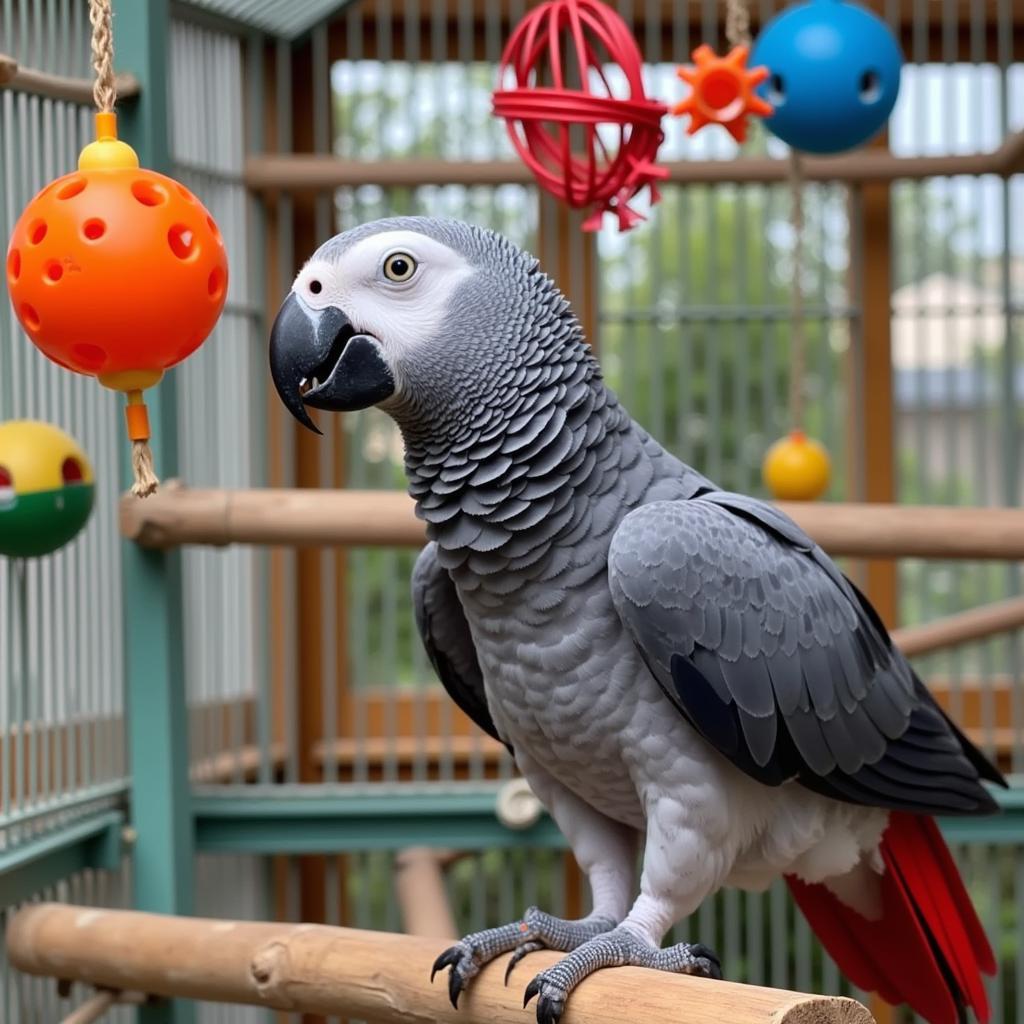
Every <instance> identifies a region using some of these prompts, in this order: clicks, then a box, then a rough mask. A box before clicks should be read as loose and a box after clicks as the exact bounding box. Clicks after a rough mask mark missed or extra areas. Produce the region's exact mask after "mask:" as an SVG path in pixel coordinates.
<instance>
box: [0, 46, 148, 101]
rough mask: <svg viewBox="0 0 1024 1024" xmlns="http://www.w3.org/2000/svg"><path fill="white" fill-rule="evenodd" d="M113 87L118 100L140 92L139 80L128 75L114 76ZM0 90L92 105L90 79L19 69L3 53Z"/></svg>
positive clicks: (10, 58) (12, 59) (0, 55)
mask: <svg viewBox="0 0 1024 1024" xmlns="http://www.w3.org/2000/svg"><path fill="white" fill-rule="evenodd" d="M115 85H116V88H117V98H118V99H119V100H126V99H130V98H131V97H133V96H138V95H139V92H140V89H141V87H140V85H139V80H138V79H137V78H136V77H135V76H134V75H131V74H119V75H117V76H116V78H115ZM0 89H12V90H14V91H15V92H28V93H32V95H34V96H42V97H43V98H44V99H50V100H65V101H66V102H68V103H82V104H91V103H92V102H93V98H92V79H91V78H69V77H68V76H66V75H52V74H50V73H49V72H46V71H36V70H35V69H34V68H26V67H22V66H21V65H20V64H19V63H18V62H17V61H16V60H15V59H14V58H13V57H10V56H8V55H7V54H6V53H0Z"/></svg>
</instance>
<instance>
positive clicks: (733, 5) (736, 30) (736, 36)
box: [725, 0, 750, 47]
mask: <svg viewBox="0 0 1024 1024" xmlns="http://www.w3.org/2000/svg"><path fill="white" fill-rule="evenodd" d="M725 38H726V39H727V40H728V42H729V45H730V46H733V47H735V46H749V45H750V11H748V10H747V5H746V3H745V2H744V0H725Z"/></svg>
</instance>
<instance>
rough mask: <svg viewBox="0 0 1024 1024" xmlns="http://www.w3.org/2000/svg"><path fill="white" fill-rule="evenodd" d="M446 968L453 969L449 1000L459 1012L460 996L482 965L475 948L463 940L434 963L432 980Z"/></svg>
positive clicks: (431, 974) (449, 978)
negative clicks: (478, 960)
mask: <svg viewBox="0 0 1024 1024" xmlns="http://www.w3.org/2000/svg"><path fill="white" fill-rule="evenodd" d="M445 967H450V968H451V970H450V971H449V972H448V998H449V999H450V1000H451V1001H452V1006H454V1007H455V1009H456V1010H457V1009H458V1008H459V996H460V995H461V994H462V990H463V989H464V988H465V987H466V985H467V983H468V982H469V980H470V978H472V977H473V976H474V975H476V974H477V973H479V971H480V964H479V963H478V962H477V957H476V954H475V952H474V949H473V947H472V946H471V945H470V944H469V943H468V942H467V941H466V940H465V939H463V940H462V941H461V942H457V943H456V944H455V945H454V946H450V947H449V948H448V949H446V950H445V951H444V952H443V953H442V954H441V955H440V956H439V957H438V958H437V959H436V960H435V961H434V966H433V967H431V969H430V980H431V981H433V980H434V975H435V974H437V972H438V971H440V970H442V969H443V968H445Z"/></svg>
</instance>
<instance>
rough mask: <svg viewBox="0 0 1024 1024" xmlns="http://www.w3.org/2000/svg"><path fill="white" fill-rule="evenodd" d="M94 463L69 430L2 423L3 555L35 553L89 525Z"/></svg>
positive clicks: (0, 522)
mask: <svg viewBox="0 0 1024 1024" xmlns="http://www.w3.org/2000/svg"><path fill="white" fill-rule="evenodd" d="M93 496H94V487H93V474H92V466H91V465H89V460H88V458H86V455H85V452H83V451H82V449H81V448H79V446H78V444H77V443H76V442H75V440H74V439H73V438H72V437H69V436H68V435H67V434H65V433H64V431H63V430H59V429H58V428H57V427H54V426H51V425H50V424H49V423H40V422H38V421H36V420H11V421H10V422H7V423H0V555H7V556H8V557H9V558H34V557H37V556H39V555H49V554H51V553H52V552H54V551H56V550H58V549H59V548H62V547H63V546H64V545H65V544H67V543H68V541H70V540H71V539H72V538H73V537H75V536H76V535H77V534H78V532H79V531H80V530H81V529H82V527H83V526H85V524H86V522H87V521H88V519H89V513H90V512H92V504H93Z"/></svg>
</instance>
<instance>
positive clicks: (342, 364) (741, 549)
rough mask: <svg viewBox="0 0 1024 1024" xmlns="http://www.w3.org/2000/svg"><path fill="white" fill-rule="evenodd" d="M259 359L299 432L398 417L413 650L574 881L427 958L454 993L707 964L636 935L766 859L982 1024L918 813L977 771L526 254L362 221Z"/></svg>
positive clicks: (863, 953)
mask: <svg viewBox="0 0 1024 1024" xmlns="http://www.w3.org/2000/svg"><path fill="white" fill-rule="evenodd" d="M270 362H271V371H272V374H273V378H274V383H275V385H276V387H277V390H278V393H279V394H280V396H281V398H282V400H283V401H284V403H285V404H286V405H287V407H288V408H289V409H290V410H291V412H292V413H293V414H294V415H295V416H296V417H297V418H298V419H299V420H300V421H301V422H302V423H303V424H305V425H306V426H307V427H311V428H313V429H316V428H315V425H314V424H313V422H312V420H311V419H310V417H309V414H308V412H307V410H306V407H307V406H309V407H312V408H315V409H324V410H354V409H363V408H366V407H368V406H371V405H377V406H379V407H380V408H381V409H383V410H385V411H386V412H387V413H388V414H389V415H390V416H391V417H392V418H393V419H394V420H395V422H396V423H397V424H398V427H399V428H400V430H401V433H402V437H403V439H404V443H405V468H406V473H407V475H408V481H409V490H410V493H411V494H412V496H413V498H414V499H415V501H416V510H417V514H418V515H419V516H420V517H421V518H422V519H423V520H425V521H426V526H427V533H428V536H429V538H430V543H429V544H428V545H427V546H426V548H424V550H423V552H422V554H421V555H420V557H419V560H418V562H417V563H416V569H415V573H414V576H413V591H414V598H415V608H416V617H417V622H418V625H419V629H420V632H421V634H422V637H423V642H424V644H425V646H426V650H427V652H428V654H429V656H430V659H431V661H432V662H433V664H434V667H435V668H436V670H437V673H438V675H439V676H440V678H441V681H442V682H443V684H444V685H445V687H446V688H447V690H448V692H449V693H450V694H451V696H452V697H453V698H454V700H455V701H456V703H457V704H458V705H459V706H460V707H461V708H462V709H463V710H464V711H466V712H467V713H468V714H469V716H470V717H471V718H472V719H473V720H474V721H475V722H476V723H477V724H478V725H479V726H480V727H481V728H482V729H484V730H485V731H486V732H488V733H490V734H491V735H492V736H494V737H496V738H497V739H499V740H501V741H502V742H504V743H505V744H507V745H508V747H509V748H510V749H511V750H512V752H513V754H514V757H515V760H516V764H517V765H518V767H519V770H520V771H521V772H522V773H523V775H524V776H525V777H526V779H527V780H528V781H529V783H530V785H531V786H532V788H533V790H534V791H535V792H536V794H537V796H538V797H539V798H540V800H541V801H542V803H543V804H544V806H545V807H546V808H547V810H548V811H549V812H550V814H551V816H552V817H553V818H554V820H555V822H556V823H557V824H558V826H559V828H560V829H561V830H562V832H563V833H564V834H565V837H566V839H567V840H568V841H569V844H570V845H571V847H572V850H573V853H574V854H575V857H576V859H577V861H578V862H579V864H580V867H581V868H582V869H583V871H584V872H585V873H586V874H587V876H588V879H589V882H590V886H591V889H592V894H593V911H592V913H591V914H589V915H588V916H587V917H586V918H584V919H582V920H580V921H564V920H560V919H557V918H555V917H552V916H550V915H548V914H546V913H543V912H542V911H540V910H538V909H537V908H530V909H529V910H527V911H526V913H525V915H524V917H523V919H522V920H520V921H517V922H514V923H512V924H509V925H505V926H504V927H499V928H493V929H489V930H487V931H483V932H478V933H475V934H472V935H468V936H466V937H465V938H464V939H462V940H461V941H460V942H458V943H457V944H456V945H454V946H452V947H451V948H450V949H449V950H447V951H446V952H444V953H443V954H442V955H441V956H440V957H439V958H438V960H437V962H436V964H435V971H436V970H438V969H440V968H441V967H444V966H448V967H450V973H449V992H450V995H451V999H452V1001H453V1002H455V1003H457V1000H458V996H459V993H460V992H461V991H462V989H463V988H464V987H465V986H466V985H467V984H468V983H469V982H470V981H471V979H472V978H473V976H474V975H475V974H476V973H477V972H478V971H479V969H480V967H481V965H482V964H484V963H486V962H487V961H489V960H491V959H494V958H495V957H497V956H498V955H499V954H502V953H506V952H511V953H512V954H513V955H512V958H511V962H510V963H509V969H511V967H512V966H513V965H514V964H515V963H516V962H518V961H519V960H520V959H521V958H522V957H523V956H524V955H525V954H527V953H529V952H530V951H532V950H534V949H538V948H542V947H549V948H553V949H557V950H561V951H564V952H566V953H567V956H565V958H564V959H562V960H561V961H559V962H558V964H556V965H555V966H554V967H553V968H551V969H549V970H546V971H543V972H541V973H540V974H538V975H537V976H536V977H535V978H534V979H533V980H532V981H531V982H530V983H529V986H528V988H527V990H526V992H527V1000H529V999H530V998H531V997H533V996H535V995H536V996H538V997H539V998H538V1003H537V1018H538V1021H539V1022H540V1024H552V1022H556V1021H557V1020H558V1019H559V1017H560V1016H561V1013H562V1011H563V1008H564V1005H565V1001H566V999H567V997H568V995H569V993H570V992H571V991H572V989H573V988H574V987H575V986H576V985H577V984H578V983H579V982H580V981H581V980H582V979H583V978H585V977H586V976H587V975H588V974H590V973H591V972H593V971H594V970H596V969H598V968H601V967H606V966H612V965H620V964H636V965H642V966H646V967H654V968H658V969H661V970H667V971H681V972H688V973H696V974H705V975H711V976H719V973H720V969H719V963H718V960H717V958H716V957H715V955H714V953H712V952H711V951H710V950H709V949H707V948H705V947H703V946H699V945H691V944H688V943H680V944H678V945H675V946H672V947H670V948H667V949H661V948H660V947H661V942H662V939H663V937H664V936H665V934H666V932H667V931H668V930H669V929H670V928H671V927H672V926H673V924H675V923H676V922H677V921H679V920H680V919H682V918H684V917H686V916H687V915H689V914H692V913H693V912H694V911H695V910H696V909H697V908H698V906H699V905H700V904H701V902H702V901H703V900H705V899H707V898H708V897H709V896H710V895H711V894H712V893H714V892H715V891H716V890H717V889H719V888H720V887H722V886H736V887H740V888H744V889H752V890H759V889H764V888H765V887H766V886H768V885H769V884H770V883H771V882H772V880H773V879H775V878H777V877H779V876H785V877H786V879H787V881H788V883H789V885H790V888H791V889H792V891H793V894H794V896H795V898H796V900H797V902H798V904H799V905H800V907H801V908H802V910H803V911H804V913H805V914H806V916H807V917H808V919H809V921H810V923H811V925H812V926H813V927H814V929H815V930H816V931H817V933H818V935H819V936H820V938H821V939H822V941H823V942H824V944H825V946H826V948H827V949H828V950H829V951H830V953H831V954H832V956H833V957H834V958H835V960H836V961H837V962H838V963H839V965H840V967H841V968H842V969H843V970H844V971H845V973H846V974H847V975H848V977H849V978H850V979H851V980H852V981H853V982H854V983H855V984H857V985H859V986H861V987H862V988H866V989H871V990H875V991H878V992H880V993H881V994H882V995H883V996H884V997H885V998H886V999H888V1000H889V1001H890V1002H897V1003H898V1002H902V1001H906V1002H908V1003H910V1004H911V1006H913V1007H914V1008H915V1009H916V1010H917V1011H919V1012H920V1013H921V1014H922V1015H923V1016H925V1017H927V1018H928V1019H929V1020H930V1021H932V1024H953V1022H954V1021H956V1020H957V1019H958V1018H959V1016H960V1015H961V1014H962V1012H963V1009H964V1007H966V1006H971V1007H973V1008H974V1010H975V1012H976V1013H977V1015H978V1016H979V1017H980V1018H981V1019H982V1020H984V1019H986V1018H987V1015H988V1005H987V1001H986V997H985V991H984V988H983V986H982V980H981V974H982V973H983V972H984V973H992V972H993V971H994V969H995V962H994V958H993V954H992V951H991V949H990V948H989V945H988V942H987V941H986V938H985V935H984V932H983V930H982V928H981V925H980V923H979V921H978V918H977V917H976V915H975V913H974V911H973V909H972V907H971V904H970V901H969V899H968V896H967V894H966V892H965V889H964V887H963V884H962V882H961V881H960V878H959V875H958V874H957V870H956V867H955V865H954V864H953V861H952V859H951V858H950V855H949V853H948V851H947V849H946V847H945V845H944V843H943V840H942V838H941V835H940V833H939V831H938V828H937V826H936V825H935V823H934V821H933V819H932V818H931V815H936V814H984V813H987V812H991V811H992V810H994V809H995V807H996V804H995V801H994V800H993V798H992V796H991V794H990V793H989V791H988V790H987V789H986V788H985V787H984V786H983V785H982V782H981V780H982V779H987V780H990V781H991V782H994V783H1001V784H1004V783H1003V780H1002V778H1001V776H1000V774H999V773H998V771H996V769H995V768H994V767H993V766H992V765H991V764H989V763H988V761H986V760H985V758H984V756H983V755H982V754H981V753H980V752H979V751H978V750H977V749H975V747H974V746H972V745H971V743H970V742H969V741H968V740H967V739H966V738H965V737H964V736H963V735H962V734H961V732H960V731H959V730H958V729H957V727H956V726H955V725H953V724H952V722H950V721H949V719H947V718H946V716H945V715H944V714H943V712H942V711H941V710H940V709H939V707H938V706H937V705H936V704H935V703H934V701H933V700H932V698H931V697H930V696H929V694H928V692H927V690H926V689H925V687H924V686H923V684H922V683H921V682H920V680H919V679H918V678H917V676H916V675H915V674H914V672H913V670H912V669H911V667H910V666H909V665H908V663H907V662H906V660H905V659H904V658H903V657H902V656H901V654H900V653H899V652H898V651H897V650H895V649H894V648H893V646H892V644H891V642H890V639H889V637H888V635H887V634H886V631H885V628H884V627H883V625H882V623H881V622H880V621H879V619H878V616H877V615H876V613H875V612H874V610H873V609H872V608H871V606H870V605H869V604H868V602H867V600H866V599H865V598H864V597H863V596H862V595H861V594H860V593H859V592H858V591H857V589H856V588H855V587H854V586H853V585H852V584H851V583H850V582H849V581H848V580H847V579H846V578H845V577H844V576H843V575H842V574H841V573H840V572H839V570H838V569H837V568H836V566H835V565H834V564H833V563H832V562H831V561H830V560H829V558H828V557H827V556H826V555H825V554H824V553H823V552H822V550H821V549H820V548H819V547H818V546H817V545H816V544H815V543H814V542H813V541H812V540H811V539H810V538H809V537H808V536H807V535H806V534H805V533H804V532H803V531H802V530H801V529H800V528H799V527H798V526H796V525H795V524H794V523H793V522H792V521H791V520H790V519H788V518H787V517H786V516H784V515H783V514H782V513H781V512H779V511H777V510H776V509H775V508H773V507H772V506H770V505H767V504H764V503H762V502H760V501H757V500H755V499H753V498H749V497H744V496H742V495H739V494H731V493H727V492H724V491H721V490H719V489H718V488H716V487H715V485H714V484H713V483H711V482H710V481H709V480H707V479H706V478H705V477H703V476H702V475H701V474H700V473H698V472H696V471H695V470H693V469H691V468H690V467H689V466H686V465H684V464H683V463H682V462H680V461H679V460H678V459H676V458H675V457H673V456H672V455H670V454H669V453H668V452H666V451H665V449H664V448H662V447H661V445H659V444H658V443H657V441H655V440H654V439H653V438H651V437H650V436H649V435H648V434H647V433H646V432H645V431H644V430H643V429H642V428H641V427H639V426H638V425H637V424H636V423H635V422H633V420H632V419H631V418H630V416H629V414H628V413H627V412H626V410H625V409H624V408H623V407H622V406H621V405H620V404H619V402H618V400H617V399H616V397H615V395H614V394H613V393H612V392H611V391H610V390H609V388H608V387H607V386H606V385H605V383H604V381H603V380H602V377H601V371H600V369H599V367H598V364H597V362H596V360H595V359H594V357H593V355H592V354H591V352H590V350H589V348H588V346H587V344H586V342H585V340H584V337H583V334H582V331H581V329H580V325H579V323H578V321H577V319H576V317H575V316H574V315H573V313H572V311H571V309H570V307H569V304H568V303H567V301H566V300H565V298H564V297H563V296H562V294H561V293H560V292H559V291H558V289H557V288H556V287H555V285H554V283H553V282H552V281H551V280H550V279H549V278H548V277H546V276H545V275H544V274H543V273H542V272H541V270H540V269H539V267H538V263H537V260H535V259H534V258H533V257H531V256H529V255H528V254H526V253H524V252H522V251H521V250H519V249H518V248H517V247H516V246H515V245H513V244H512V243H511V242H510V241H508V240H507V239H505V238H502V237H501V236H500V235H497V234H494V233H492V232H490V231H487V230H484V229H482V228H478V227H473V226H469V225H466V224H461V223H458V222H453V221H443V220H434V219H430V218H419V217H400V218H394V219H389V220H382V221H377V222H375V223H370V224H365V225H362V226H360V227H358V228H355V229H354V230H351V231H347V232H345V233H344V234H341V235H338V236H336V237H335V238H332V239H331V240H330V241H328V242H326V243H324V244H323V245H322V246H321V247H320V248H319V249H318V250H317V251H316V253H315V254H314V255H313V256H312V258H311V259H310V260H309V262H308V263H307V264H306V265H305V267H303V269H302V271H301V272H300V273H299V275H298V277H297V278H296V279H295V282H294V284H293V286H292V289H291V293H290V294H289V295H288V297H287V299H286V300H285V302H284V304H283V306H282V308H281V310H280V313H279V314H278V317H277V319H276V321H275V323H274V327H273V331H272V335H271V340H270ZM638 853H640V854H642V871H641V876H640V883H639V895H636V890H635V866H636V861H637V854H638Z"/></svg>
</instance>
